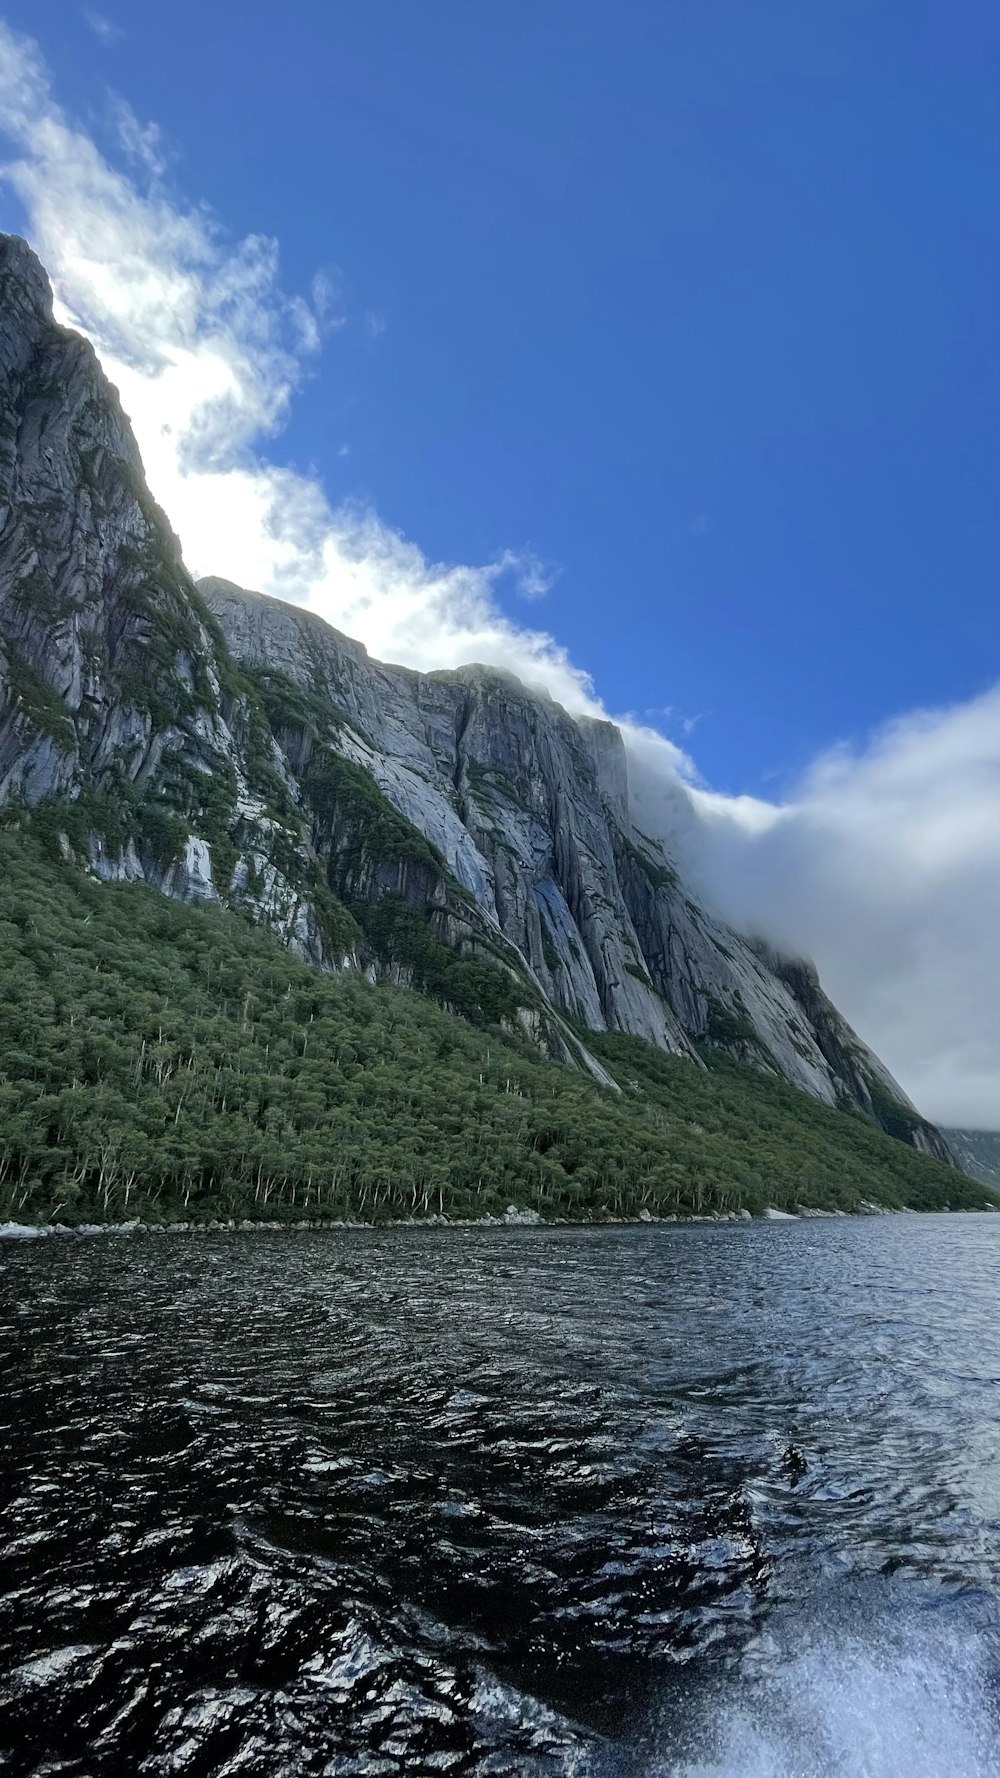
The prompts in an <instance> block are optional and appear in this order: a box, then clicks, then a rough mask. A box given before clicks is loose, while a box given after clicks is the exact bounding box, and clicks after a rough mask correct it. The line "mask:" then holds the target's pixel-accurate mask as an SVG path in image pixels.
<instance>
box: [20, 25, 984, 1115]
mask: <svg viewBox="0 0 1000 1778" xmlns="http://www.w3.org/2000/svg"><path fill="white" fill-rule="evenodd" d="M998 62H1000V11H998V10H997V8H996V6H995V4H991V5H989V6H987V5H986V4H980V3H979V0H975V3H969V4H956V3H955V0H952V3H951V4H949V5H947V6H946V5H945V4H943V3H942V4H940V5H932V4H931V3H930V0H907V3H906V4H905V5H904V4H903V3H902V0H881V4H879V5H877V6H876V5H872V4H870V0H866V4H864V5H862V4H856V3H855V0H836V4H833V5H830V4H828V3H826V0H824V3H822V4H821V3H820V0H795V3H791V0H754V3H753V4H746V0H684V3H680V0H677V3H674V4H663V3H661V4H657V5H653V4H649V5H640V4H637V3H636V0H618V3H617V4H615V5H614V6H612V5H611V4H601V5H599V6H598V5H594V4H590V5H588V4H578V5H576V6H569V5H566V4H563V0H543V3H542V4H539V3H538V0H535V3H533V4H531V5H529V4H525V3H522V0H507V4H506V5H505V6H503V7H487V6H486V5H485V4H483V5H476V4H474V3H473V0H461V3H458V0H424V3H423V4H422V5H419V6H418V5H415V4H413V3H412V0H407V3H405V4H404V3H403V0H364V4H362V3H361V0H352V3H351V4H344V3H337V0H324V3H323V4H312V5H306V4H302V3H293V4H290V5H287V6H285V7H283V8H282V7H278V6H275V5H273V4H267V5H263V4H261V3H259V0H243V3H242V4H238V5H237V4H236V3H235V0H207V3H206V0H201V4H199V5H198V6H195V5H193V4H190V3H189V0H173V3H172V4H171V5H170V6H169V7H167V6H165V5H155V4H152V3H151V0H142V4H139V3H138V0H113V4H112V3H111V0H109V4H108V5H106V6H101V5H98V6H97V7H95V8H94V9H93V10H91V11H90V12H89V14H88V13H87V12H85V11H84V10H83V8H82V7H81V8H78V7H77V6H76V5H75V4H67V3H66V0H59V3H58V4H56V3H55V0H31V4H30V6H29V5H27V4H25V3H24V0H0V227H3V226H6V227H13V228H16V229H20V230H22V231H23V232H25V233H26V234H27V235H28V238H29V239H30V240H31V241H32V243H33V244H34V245H35V246H36V248H37V250H38V252H39V254H40V256H41V258H42V260H43V262H44V263H45V265H46V267H47V268H48V270H49V273H50V275H51V277H52V281H53V285H54V289H55V293H56V298H57V302H58V304H59V310H58V312H59V314H60V317H61V318H63V319H65V320H67V321H69V322H70V324H71V325H74V326H77V327H80V328H82V329H83V330H84V331H85V332H87V333H88V334H89V336H90V337H91V339H92V340H93V342H94V344H95V346H96V348H97V350H98V353H99V355H100V357H101V360H102V362H103V364H104V366H105V368H106V370H107V371H108V374H109V376H110V377H111V378H112V380H113V381H114V382H115V383H116V384H117V385H118V387H119V389H120V391H121V395H122V400H123V404H124V406H125V409H126V411H127V412H128V413H129V414H130V416H131V418H132V420H133V424H134V427H135V431H136V435H137V438H138V440H139V443H140V446H141V449H142V453H143V458H144V462H145V465H146V471H147V476H148V478H149V482H150V485H151V487H152V489H153V492H154V494H156V496H157V498H158V499H159V500H160V501H161V502H162V504H163V505H164V506H165V508H166V510H167V512H168V514H169V516H170V518H171V520H172V521H173V523H174V525H175V526H176V528H177V530H178V532H179V534H180V536H181V539H182V543H183V546H184V552H185V558H186V560H187V562H188V565H189V566H190V567H191V568H192V569H193V570H194V571H195V572H196V573H204V572H213V573H221V574H224V575H228V576H230V577H231V578H232V579H234V580H237V581H239V582H241V583H242V584H243V585H245V586H254V587H258V588H260V589H261V590H264V591H267V592H271V593H273V594H277V595H278V596H281V597H285V598H291V599H295V600H297V601H299V602H301V603H304V604H306V605H308V606H309V607H310V608H311V609H313V610H315V611H318V612H319V613H320V614H321V615H323V616H325V617H327V618H328V619H329V620H330V621H331V622H334V623H336V624H337V625H338V626H339V627H340V628H341V629H343V630H345V631H347V632H348V633H349V634H351V635H356V636H358V637H359V638H360V639H361V640H363V641H364V642H365V643H366V644H367V646H368V647H369V648H370V649H371V651H372V652H373V653H374V654H375V655H376V656H379V657H381V658H382V659H391V660H401V661H404V662H406V663H407V664H409V665H410V666H414V667H422V668H428V667H450V666H456V665H458V664H460V663H461V662H462V661H468V660H485V661H489V662H492V663H494V664H497V665H501V666H506V667H508V668H511V669H512V670H513V671H515V672H517V673H519V674H520V675H521V676H522V677H523V678H525V679H527V680H528V681H529V682H531V683H536V684H537V683H541V684H543V685H544V686H546V687H547V688H548V689H549V690H550V691H551V692H552V693H553V694H554V695H555V696H557V697H558V698H560V699H561V701H563V702H564V703H565V704H566V705H567V707H568V708H570V709H571V710H574V711H580V710H590V711H591V712H597V711H598V710H600V709H603V710H604V711H605V712H611V713H613V714H615V715H618V716H621V717H627V716H629V715H631V718H632V720H631V721H626V722H625V723H624V724H623V732H624V736H625V744H626V748H627V750H628V756H629V771H630V784H631V789H632V796H633V803H634V806H635V812H636V815H637V818H640V825H641V826H642V827H643V828H644V830H645V831H646V832H656V833H658V834H660V835H661V836H662V837H663V839H664V842H665V844H666V845H667V846H668V849H669V850H670V851H671V853H672V854H673V855H675V856H676V857H677V858H678V861H679V862H681V863H682V864H683V866H684V868H685V870H686V871H687V873H688V876H689V878H690V879H691V881H692V883H693V884H694V885H695V887H696V889H697V892H698V893H699V894H701V895H704V896H707V897H708V898H709V899H711V900H712V901H714V902H715V904H716V905H717V906H718V908H719V909H720V910H721V911H722V912H723V913H724V914H725V915H726V916H727V917H728V918H730V919H732V920H734V921H735V922H736V923H737V924H741V925H743V926H745V927H747V928H749V929H751V930H753V931H756V932H762V933H764V934H765V935H766V936H768V937H769V938H771V939H772V940H773V941H774V942H777V943H778V944H780V945H782V946H783V947H785V948H786V949H789V950H792V951H796V952H801V953H803V954H806V955H808V956H811V957H813V958H814V959H815V961H816V962H817V964H818V965H819V968H820V971H821V975H822V977H823V980H824V982H825V984H826V986H827V988H828V989H829V990H830V992H831V994H832V996H833V998H834V1000H835V1002H836V1003H837V1004H838V1005H839V1006H840V1007H841V1008H842V1009H843V1010H844V1012H845V1013H846V1014H847V1016H848V1018H849V1019H850V1020H851V1021H852V1023H853V1024H854V1025H855V1026H856V1028H857V1029H858V1030H859V1031H860V1032H861V1033H862V1035H863V1036H864V1037H865V1038H866V1039H867V1040H868V1041H870V1042H871V1043H873V1044H874V1047H875V1048H876V1050H877V1051H878V1052H879V1053H880V1054H881V1055H882V1056H883V1057H884V1059H885V1061H886V1062H887V1063H888V1065H889V1066H890V1068H891V1069H892V1070H893V1072H894V1073H895V1074H896V1076H897V1078H899V1079H900V1080H901V1081H902V1083H903V1085H904V1086H905V1087H906V1088H907V1090H908V1091H909V1092H910V1093H911V1094H912V1096H913V1097H914V1099H915V1100H916V1102H917V1103H918V1104H919V1105H920V1107H921V1108H922V1109H923V1110H924V1111H925V1112H927V1113H928V1114H929V1115H930V1116H931V1117H933V1118H935V1119H937V1120H938V1121H940V1122H943V1123H946V1124H948V1123H951V1124H960V1125H961V1124H964V1125H970V1126H979V1127H986V1128H1000V1084H998V1083H1000V994H998V993H997V991H996V984H997V982H998V981H1000V922H998V921H997V918H996V905H997V885H998V883H1000V821H998V820H997V810H998V808H1000V597H998V571H1000V547H998V545H1000V525H998V518H1000V511H998V508H1000V500H998V496H1000V346H998V338H1000V328H998V316H1000V300H998V298H1000V108H998V106H997V101H996V95H997V93H998V91H1000V84H998V76H1000V66H998ZM545 584H547V591H544V596H541V597H530V596H529V595H532V594H535V595H537V594H539V592H542V591H543V589H544V586H545ZM643 725H645V726H643ZM651 728H654V729H658V730H659V733H652V732H650V729H651ZM682 750H683V752H682ZM685 754H687V755H688V756H690V757H685Z"/></svg>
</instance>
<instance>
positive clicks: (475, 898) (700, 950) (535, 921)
mask: <svg viewBox="0 0 1000 1778" xmlns="http://www.w3.org/2000/svg"><path fill="white" fill-rule="evenodd" d="M0 396H2V430H0V807H3V808H4V809H5V811H6V818H7V820H8V821H10V820H19V819H21V818H22V817H23V819H24V820H25V821H26V822H30V823H34V824H35V825H36V826H37V825H38V824H39V823H40V822H41V823H42V824H43V825H44V823H46V822H47V823H48V824H49V827H50V829H51V832H52V834H53V836H54V839H55V842H56V844H57V845H58V847H59V848H60V850H61V852H62V854H63V855H64V856H66V857H70V858H74V859H76V860H77V861H78V862H80V863H81V864H83V865H84V866H85V867H86V868H87V869H88V870H89V871H91V872H93V873H94V874H96V875H98V876H100V877H102V878H104V879H107V880H111V881H140V880H141V881H144V882H146V883H149V884H151V885H152V886H154V887H156V888H158V889H160V890H163V891H164V892H166V893H167V894H169V895H171V896H174V897H176V898H179V899H182V900H190V901H194V902H197V901H206V902H208V901H222V902H224V903H226V904H227V905H229V906H231V907H234V908H236V909H242V910H243V911H244V912H245V913H247V914H248V915H249V916H250V917H251V918H253V919H256V920H258V921H261V922H262V923H264V924H266V925H267V926H269V927H270V928H271V929H272V930H273V931H274V932H275V933H276V934H277V935H278V936H279V937H280V938H281V940H282V942H283V943H285V944H286V945H287V946H288V947H289V948H290V949H291V950H293V951H294V952H295V953H296V954H297V955H298V956H299V957H300V958H302V959H304V960H306V961H308V962H310V963H312V964H313V965H315V966H317V967H319V968H322V969H325V970H340V969H345V968H346V969H350V970H358V971H361V972H364V973H366V974H367V975H368V976H369V977H370V978H371V979H385V980H389V981H393V982H396V983H398V984H401V985H408V986H413V987H416V988H417V989H418V990H419V991H422V992H424V993H425V994H429V995H431V996H432V997H433V998H436V999H438V1000H440V1001H441V1002H442V1003H443V1004H444V1005H446V1006H448V1007H450V1008H451V1009H452V1010H455V1011H458V1012H460V1013H462V1014H464V1015H465V1016H466V1017H471V1018H473V1019H479V1020H483V1021H485V1022H487V1023H490V1022H493V1023H497V1024H499V1025H501V1026H503V1027H504V1028H505V1029H507V1030H508V1031H511V1032H517V1033H518V1034H519V1036H520V1037H522V1038H524V1039H526V1040H528V1041H530V1042H532V1043H533V1044H535V1045H536V1047H538V1048H539V1049H540V1050H541V1051H543V1052H544V1053H547V1054H549V1055H550V1056H553V1057H555V1058H557V1059H559V1060H561V1061H563V1062H566V1063H570V1064H573V1065H575V1066H577V1067H582V1068H583V1069H585V1070H587V1071H589V1072H590V1073H591V1075H592V1076H593V1077H594V1078H595V1079H596V1080H597V1081H598V1082H600V1083H601V1084H602V1085H605V1086H608V1087H612V1088H615V1089H617V1086H618V1085H619V1083H618V1082H616V1081H615V1080H614V1077H613V1075H612V1074H611V1073H610V1072H609V1070H608V1069H607V1068H606V1067H605V1066H604V1065H603V1063H602V1062H601V1060H600V1059H599V1057H598V1056H597V1055H596V1054H595V1053H594V1050H593V1048H592V1047H591V1045H590V1044H589V1043H588V1033H594V1034H596V1033H599V1032H601V1031H611V1032H620V1033H622V1034H624V1035H626V1036H629V1037H641V1038H643V1039H645V1040H646V1041H647V1042H650V1043H652V1044H653V1045H655V1046H656V1047H657V1048H658V1049H660V1050H662V1051H664V1052H666V1053H667V1054H669V1055H673V1056H676V1057H680V1058H683V1059H685V1060H686V1061H687V1062H688V1063H689V1064H690V1065H691V1066H692V1067H694V1068H701V1067H703V1066H704V1058H705V1054H706V1053H707V1052H719V1053H722V1054H725V1055H729V1056H732V1057H733V1058H735V1059H736V1060H737V1061H739V1062H742V1063H745V1064H748V1065H749V1066H751V1067H754V1068H757V1069H759V1070H760V1071H762V1072H763V1073H768V1072H770V1073H773V1074H775V1075H778V1076H781V1077H782V1078H784V1079H785V1080H787V1081H789V1082H790V1083H791V1084H792V1085H794V1086H797V1087H799V1088H800V1089H801V1090H803V1091H805V1092H808V1093H810V1094H811V1095H812V1096H813V1097H815V1098H817V1099H819V1100H820V1101H821V1102H822V1103H824V1104H826V1105H828V1106H832V1107H838V1106H839V1107H841V1108H845V1109H847V1108H850V1109H853V1110H856V1111H860V1112H861V1113H862V1114H863V1115H865V1116H866V1117H868V1118H870V1119H871V1120H872V1121H873V1122H874V1123H876V1124H877V1125H879V1126H880V1127H881V1128H882V1129H884V1130H886V1131H887V1132H888V1133H889V1134H892V1135H894V1136H898V1137H899V1138H900V1139H902V1140H903V1141H905V1142H907V1143H909V1144H910V1145H911V1146H913V1147H915V1148H917V1149H918V1150H919V1151H920V1152H923V1153H926V1154H928V1155H931V1156H933V1157H935V1158H937V1159H938V1160H941V1161H944V1162H946V1163H950V1162H951V1156H950V1154H949V1152H948V1149H947V1145H946V1144H945V1142H944V1139H943V1138H942V1137H941V1135H940V1134H939V1133H938V1132H937V1131H936V1130H935V1129H934V1128H933V1126H932V1125H930V1124H929V1123H928V1122H927V1121H926V1120H925V1119H923V1118H921V1117H920V1116H919V1114H918V1113H917V1112H916V1111H915V1109H914V1108H913V1106H912V1105H911V1104H910V1102H909V1100H908V1099H907V1098H906V1095H905V1094H904V1093H903V1091H902V1089H901V1088H900V1087H899V1086H898V1084H897V1083H896V1082H895V1081H894V1080H893V1079H892V1077H891V1075H890V1074H889V1073H888V1071H887V1070H886V1069H885V1068H884V1066H883V1065H882V1064H881V1062H880V1061H879V1060H878V1058H877V1057H875V1056H874V1055H873V1053H872V1052H871V1051H870V1050H869V1049H868V1048H867V1046H865V1045H864V1044H863V1043H862V1041H861V1040H860V1039H859V1038H858V1037H857V1035H856V1034H855V1033H854V1032H853V1031H852V1030H851V1028H850V1027H849V1026H848V1025H847V1023H846V1021H845V1020H844V1019H843V1018H842V1016H841V1015H840V1014H839V1013H838V1012H837V1010H836V1008H835V1007H833V1005H832V1003H831V1002H830V1001H829V1000H828V999H827V997H826V996H825V994H824V993H823V991H822V988H821V986H820V984H819V980H818V977H817V976H816V973H815V971H814V970H813V969H812V967H811V965H809V964H808V963H806V962H805V961H803V960H801V959H796V958H788V957H783V956H781V955H779V954H778V953H777V952H776V951H775V950H774V949H773V948H771V947H768V946H765V945H763V944H761V943H760V942H758V941H755V940H752V939H749V938H747V937H746V936H745V935H742V934H740V933H738V932H736V931H734V930H733V929H732V928H730V927H728V926H727V925H725V924H724V923H723V922H722V921H721V920H719V919H718V918H717V917H716V916H715V915H714V914H712V913H711V912H710V911H708V910H707V909H705V908H704V907H702V906H700V905H699V903H698V900H697V898H696V896H695V895H694V894H693V893H692V892H691V890H690V888H689V887H688V886H687V885H685V884H684V882H683V881H682V880H681V877H680V875H679V873H678V870H677V866H676V864H675V862H674V861H673V860H672V859H671V858H670V857H669V856H668V855H667V853H666V852H665V851H664V850H663V848H662V846H661V845H660V844H659V843H658V842H657V841H654V840H651V839H650V838H649V836H648V835H646V834H644V833H642V832H641V831H640V830H639V829H638V827H637V826H636V825H635V823H634V821H633V819H632V816H631V814H630V810H629V794H628V772H627V761H626V757H625V750H624V745H623V742H622V738H621V735H620V733H619V731H618V730H617V729H616V728H615V727H614V725H613V724H611V723H606V722H599V721H595V720H593V719H589V718H584V719H576V718H574V717H571V716H569V715H568V714H567V713H566V712H565V711H564V710H562V709H561V707H560V706H559V705H558V704H556V703H555V702H554V701H553V700H552V699H551V698H549V697H548V696H547V695H544V694H540V693H537V692H535V691H532V690H529V689H527V688H525V687H524V686H522V685H520V683H519V682H518V681H517V680H516V679H514V678H513V677H512V676H511V675H509V674H503V673H501V672H499V671H498V670H496V669H494V668H490V667H484V666H472V667H466V668H461V669H458V670H457V671H444V672H438V673H431V674H419V673H415V672H414V671H413V670H412V669H408V668H404V667H393V666H387V665H385V664H383V663H381V662H378V661H375V660H374V659H373V658H372V657H371V656H370V655H369V654H368V653H367V650H365V649H364V648H363V646H362V645H361V644H360V643H357V642H355V641H353V640H352V639H351V638H349V637H346V636H342V635H340V634H339V632H337V631H335V630H334V629H332V628H331V627H330V626H329V625H327V624H325V623H324V621H323V620H322V619H321V618H319V617H318V616H317V615H315V614H313V613H310V612H308V611H306V610H304V609H303V608H301V607H297V606H292V605H284V604H282V603H280V602H279V601H277V600H274V599H270V598H268V597H266V596H265V595H262V594H258V593H250V592H247V591H246V590H244V589H241V588H238V587H236V586H235V585H234V584H233V583H231V582H226V581H222V580H220V579H218V578H214V577H209V578H208V579H205V580H202V581H201V582H200V583H198V584H196V583H194V582H193V581H192V580H191V578H190V576H189V575H188V574H187V571H186V569H185V568H184V565H183V562H182V559H181V553H180V547H179V544H178V542H177V539H176V538H175V537H174V534H173V532H172V530H171V529H170V526H169V524H168V522H167V520H166V518H165V516H164V515H163V514H162V512H161V511H160V509H159V508H158V507H157V506H156V503H155V502H154V501H153V499H152V497H151V496H150V494H149V492H148V489H147V487H146V484H145V480H144V476H143V472H142V465H141V459H140V457H139V453H138V450H137V448H136V445H135V441H134V438H133V436H132V433H131V428H130V426H129V424H128V421H127V419H126V417H125V416H124V414H123V413H122V410H121V406H120V403H119V401H118V398H117V395H116V393H115V392H114V391H113V389H112V388H111V386H110V384H109V383H108V382H107V379H106V378H105V376H104V373H103V371H102V370H101V368H100V365H99V363H98V360H97V358H96V355H95V354H94V352H93V350H92V348H91V347H90V346H89V345H88V344H87V342H85V341H83V340H81V339H80V338H79V337H78V336H76V335H74V334H72V333H70V332H69V331H68V330H65V329H62V328H60V327H58V326H57V325H56V323H55V322H54V321H53V319H52V309H51V299H50V296H49V293H48V286H47V281H46V280H45V277H44V273H43V272H42V270H41V267H40V266H39V264H38V262H37V260H36V259H35V257H34V255H33V254H32V253H31V251H30V249H29V248H27V246H26V245H25V243H23V242H20V241H18V240H17V238H16V237H9V236H8V237H3V238H2V239H0Z"/></svg>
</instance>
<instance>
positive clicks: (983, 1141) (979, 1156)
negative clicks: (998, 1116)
mask: <svg viewBox="0 0 1000 1778" xmlns="http://www.w3.org/2000/svg"><path fill="white" fill-rule="evenodd" d="M941 1134H942V1136H943V1137H944V1139H945V1141H946V1142H947V1144H948V1147H949V1148H950V1150H951V1152H952V1154H953V1155H954V1157H955V1159H956V1161H957V1162H958V1164H959V1166H960V1167H961V1169H962V1172H963V1173H967V1174H968V1176H969V1178H970V1179H977V1180H978V1181H979V1183H980V1185H988V1186H990V1187H991V1189H992V1190H993V1191H996V1190H997V1188H998V1187H1000V1130H942V1131H941Z"/></svg>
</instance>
